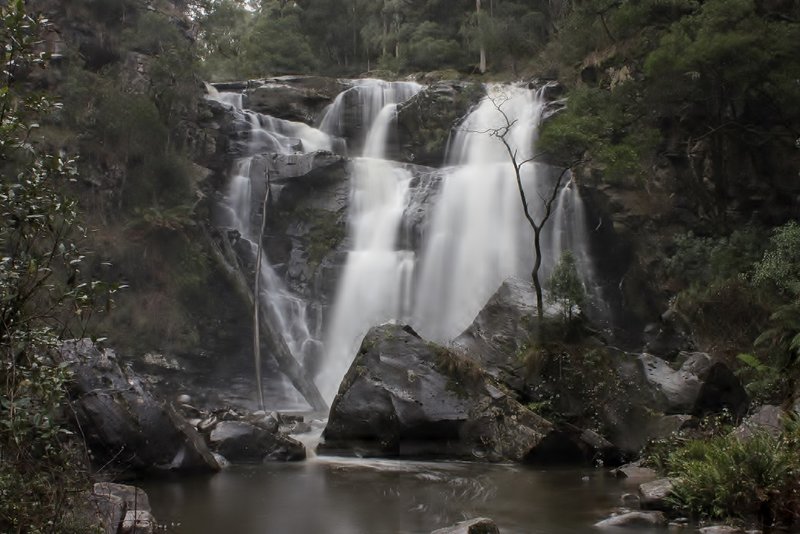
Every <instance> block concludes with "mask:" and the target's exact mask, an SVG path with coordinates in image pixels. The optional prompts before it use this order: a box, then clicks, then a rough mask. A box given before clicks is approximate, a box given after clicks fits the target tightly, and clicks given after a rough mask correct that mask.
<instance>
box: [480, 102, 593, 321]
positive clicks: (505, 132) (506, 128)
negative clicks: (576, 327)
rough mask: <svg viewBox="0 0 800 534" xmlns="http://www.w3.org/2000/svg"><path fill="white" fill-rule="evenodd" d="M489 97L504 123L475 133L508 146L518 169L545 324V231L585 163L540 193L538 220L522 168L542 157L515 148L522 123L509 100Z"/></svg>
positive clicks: (568, 169)
mask: <svg viewBox="0 0 800 534" xmlns="http://www.w3.org/2000/svg"><path fill="white" fill-rule="evenodd" d="M487 98H489V100H490V101H491V102H492V104H493V105H494V107H495V108H496V109H497V112H498V113H499V115H500V117H502V120H503V124H502V125H501V126H499V127H497V128H489V129H486V130H483V131H482V132H475V133H485V134H488V135H490V136H491V137H494V138H496V139H497V140H499V141H500V142H501V143H502V144H503V146H504V147H505V149H506V152H507V153H508V158H509V161H510V162H511V165H512V166H513V167H514V179H515V180H516V183H517V190H518V191H519V198H520V201H521V203H522V212H523V214H524V215H525V219H526V220H527V221H528V225H529V226H530V227H531V229H532V230H533V250H534V262H533V270H532V271H531V278H532V279H533V288H534V290H535V291H536V314H537V318H538V319H539V323H541V321H542V320H543V319H544V297H543V290H542V282H541V279H540V270H541V267H542V231H543V229H544V227H545V225H546V224H547V221H549V220H550V216H551V215H552V214H553V209H554V204H555V202H556V199H557V198H558V193H559V191H561V186H562V184H563V183H564V179H565V178H566V177H567V176H569V175H570V174H571V171H572V169H573V168H574V167H575V166H576V165H578V164H579V163H581V161H580V160H579V161H574V162H572V163H570V164H569V165H567V166H566V167H564V168H563V169H562V170H561V172H560V173H559V174H558V176H557V177H556V180H555V182H554V183H553V184H552V186H551V189H550V190H549V192H548V193H547V194H546V195H543V194H542V193H541V192H538V193H537V194H538V196H539V201H540V206H541V210H539V212H538V220H537V218H536V215H537V214H534V213H533V212H532V211H531V203H530V202H529V200H528V194H527V193H526V192H525V187H524V185H523V183H522V168H523V167H524V166H525V165H527V164H529V163H533V162H534V161H535V160H536V159H537V158H539V157H540V156H541V154H534V155H532V156H530V157H528V158H524V159H521V156H520V154H519V148H518V147H516V146H514V145H512V144H511V142H510V141H509V139H508V136H509V134H510V133H511V129H512V128H513V127H514V125H515V124H516V123H517V122H518V119H514V120H511V119H510V118H509V116H508V114H507V113H506V112H505V111H504V110H503V104H505V103H506V101H508V98H507V97H487Z"/></svg>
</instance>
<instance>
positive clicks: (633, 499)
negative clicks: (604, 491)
mask: <svg viewBox="0 0 800 534" xmlns="http://www.w3.org/2000/svg"><path fill="white" fill-rule="evenodd" d="M619 501H620V503H621V504H622V506H624V507H625V508H633V509H637V508H639V506H640V503H639V496H638V495H636V494H635V493H623V494H622V496H621V497H620V498H619Z"/></svg>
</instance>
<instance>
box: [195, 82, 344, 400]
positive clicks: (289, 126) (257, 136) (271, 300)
mask: <svg viewBox="0 0 800 534" xmlns="http://www.w3.org/2000/svg"><path fill="white" fill-rule="evenodd" d="M209 98H210V99H213V100H216V101H218V102H221V103H223V104H225V105H227V106H229V108H230V111H231V113H233V114H234V116H235V117H236V119H237V120H238V121H239V122H242V123H244V124H247V125H248V130H247V133H246V139H247V142H246V143H245V144H244V146H243V147H242V149H241V152H242V155H241V157H239V158H237V159H236V160H235V161H234V163H233V166H232V170H231V176H230V181H229V185H228V190H227V195H226V199H225V200H226V202H225V207H226V208H227V215H228V220H227V221H222V223H223V225H227V226H229V227H230V228H234V229H236V230H238V232H239V234H240V235H241V238H242V239H244V240H245V242H246V243H248V244H249V246H250V249H251V251H252V256H253V258H254V260H255V258H256V255H257V254H258V245H257V243H258V231H257V229H258V225H259V224H260V221H261V218H260V217H258V221H253V209H252V207H253V201H254V200H255V201H256V202H258V203H260V202H261V200H262V199H253V198H252V191H253V179H254V178H256V179H257V177H254V176H253V175H252V173H253V172H254V165H253V161H254V159H255V158H256V157H257V156H258V155H261V154H269V153H272V154H295V153H305V152H313V151H316V150H331V148H332V146H333V139H332V138H331V137H330V136H329V135H327V134H325V133H323V132H321V131H319V130H317V129H316V128H312V127H310V126H308V125H306V124H302V123H298V122H291V121H286V120H282V119H277V118H275V117H270V116H267V115H261V114H259V113H255V112H253V111H249V110H246V109H243V107H242V95H241V94H239V93H219V92H216V91H210V94H209ZM261 179H263V177H261ZM260 286H261V292H260V293H261V294H260V295H259V298H260V301H261V304H262V306H268V307H269V308H270V310H271V312H272V313H271V314H270V317H272V318H273V320H275V321H276V322H277V323H278V324H277V325H276V327H277V328H276V330H277V331H279V332H281V333H282V334H283V337H284V340H285V341H286V344H287V346H288V347H289V350H290V351H291V352H292V355H293V356H294V357H295V358H297V359H298V361H300V362H304V360H305V359H306V358H307V357H309V356H310V355H311V354H313V353H314V352H319V345H320V342H319V341H318V339H317V337H318V336H316V337H315V336H313V335H312V333H311V331H310V329H309V326H308V317H307V309H306V308H307V303H306V301H305V300H304V299H302V298H300V297H298V296H297V295H294V294H293V293H292V292H291V291H289V290H288V288H287V287H286V285H285V284H284V283H283V281H282V280H281V278H280V277H279V276H278V275H277V273H276V272H275V270H274V269H273V268H272V266H271V265H270V263H269V261H268V259H267V257H266V255H265V254H263V252H262V257H261V283H260ZM275 383H277V384H280V385H281V386H282V397H283V399H282V400H283V402H288V403H289V404H288V405H285V406H282V408H283V409H291V408H300V407H302V406H303V405H304V404H305V401H304V400H303V398H302V397H301V396H300V395H299V394H298V393H297V392H296V390H295V389H294V388H293V386H291V385H290V383H289V381H288V380H287V379H286V378H285V377H283V376H280V377H276V379H275V380H271V381H270V383H269V384H268V385H269V386H272V385H274V384H275Z"/></svg>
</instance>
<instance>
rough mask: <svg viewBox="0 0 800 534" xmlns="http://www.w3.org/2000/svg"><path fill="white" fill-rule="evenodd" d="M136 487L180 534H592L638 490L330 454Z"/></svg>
mask: <svg viewBox="0 0 800 534" xmlns="http://www.w3.org/2000/svg"><path fill="white" fill-rule="evenodd" d="M143 486H144V487H145V489H146V490H147V492H148V493H149V495H150V502H151V505H152V507H153V513H154V514H155V516H156V518H158V520H159V522H161V523H162V524H163V523H167V524H172V527H171V528H170V530H169V531H170V532H175V533H180V534H189V533H191V534H219V533H224V534H360V533H364V534H401V533H425V534H427V533H429V532H431V531H432V530H435V529H437V528H442V527H445V526H448V525H451V524H453V523H456V522H458V521H461V520H463V519H467V518H473V517H479V516H485V517H490V518H492V519H494V520H495V522H496V523H497V524H498V526H499V527H500V531H501V532H502V533H503V534H517V533H519V534H522V533H525V534H567V533H570V534H571V533H580V532H592V531H593V530H594V529H593V528H592V525H593V524H594V523H595V522H596V521H599V520H601V519H603V518H605V517H607V516H608V515H609V513H610V512H611V511H612V510H613V509H614V508H616V507H617V506H618V505H619V502H620V496H621V495H622V494H623V493H627V492H630V491H635V487H636V486H635V485H633V484H632V483H630V482H628V483H626V482H624V481H619V480H616V479H613V478H611V477H609V476H608V475H607V474H606V473H605V472H604V471H602V470H574V469H569V470H566V469H557V470H542V469H536V468H529V467H526V466H519V465H486V464H473V463H463V462H409V461H393V460H363V459H345V458H330V457H320V458H314V459H311V460H309V461H306V462H301V463H289V464H286V463H272V464H265V465H258V466H236V467H232V468H230V469H227V470H225V471H223V472H221V473H219V474H217V475H214V476H212V477H197V478H185V479H180V480H176V481H150V482H148V483H145V484H143ZM631 531H632V530H631V529H627V532H631ZM635 532H657V531H655V530H645V529H636V530H635ZM662 532H663V531H662Z"/></svg>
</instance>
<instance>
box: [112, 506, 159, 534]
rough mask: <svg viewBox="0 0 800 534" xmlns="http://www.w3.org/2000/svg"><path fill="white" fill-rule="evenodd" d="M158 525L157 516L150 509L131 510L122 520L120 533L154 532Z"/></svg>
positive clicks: (146, 533) (141, 533)
mask: <svg viewBox="0 0 800 534" xmlns="http://www.w3.org/2000/svg"><path fill="white" fill-rule="evenodd" d="M156 526H157V523H156V518H155V517H153V514H151V513H150V512H149V511H147V510H131V511H129V512H127V513H126V514H125V519H123V520H122V524H121V525H120V527H119V534H153V532H155V529H156Z"/></svg>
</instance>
